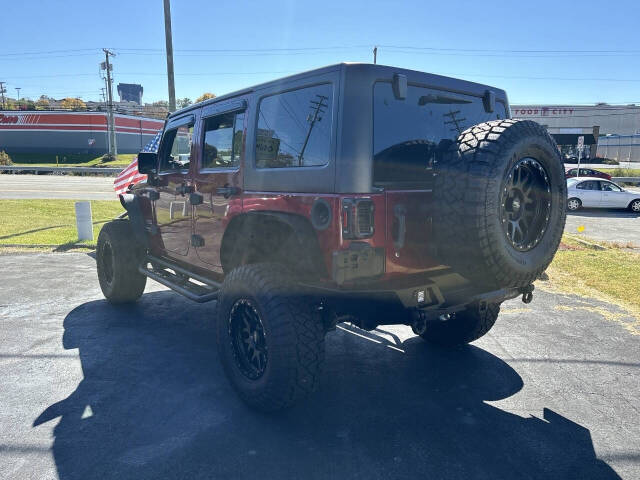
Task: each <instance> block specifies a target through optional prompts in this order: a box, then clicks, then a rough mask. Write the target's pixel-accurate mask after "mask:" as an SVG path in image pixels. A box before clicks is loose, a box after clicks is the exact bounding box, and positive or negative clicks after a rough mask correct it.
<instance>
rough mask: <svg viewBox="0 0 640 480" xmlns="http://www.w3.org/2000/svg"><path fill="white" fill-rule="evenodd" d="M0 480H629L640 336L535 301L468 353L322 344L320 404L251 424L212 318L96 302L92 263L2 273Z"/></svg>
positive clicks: (254, 418)
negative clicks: (226, 369) (226, 371)
mask: <svg viewBox="0 0 640 480" xmlns="http://www.w3.org/2000/svg"><path fill="white" fill-rule="evenodd" d="M0 271H2V273H3V275H2V278H1V279H0V315H1V318H2V322H0V405H2V407H1V409H0V478H11V479H31V478H46V479H49V478H60V479H87V478H118V479H121V478H132V479H133V478H135V479H141V478H149V479H163V478H190V479H191V478H252V479H255V478H273V479H282V478H365V479H371V478H451V479H469V478H486V479H497V478H519V479H523V478H536V479H539V478H544V479H548V478H575V479H591V478H593V479H596V478H597V479H610V478H627V479H634V478H639V477H640V431H639V430H638V413H639V411H638V410H639V406H640V393H639V392H640V380H639V378H640V377H639V376H638V368H639V367H640V358H639V357H640V355H639V353H640V349H639V348H638V344H639V341H640V336H638V333H640V325H639V323H638V320H636V319H634V318H632V317H631V316H629V314H627V313H625V312H624V311H622V310H620V309H619V308H618V307H616V306H614V305H610V304H606V303H603V302H601V301H598V300H586V299H583V298H578V297H575V296H568V295H564V294H557V293H550V292H548V291H547V292H546V291H540V288H539V289H538V290H537V291H536V295H535V297H534V302H533V303H531V304H530V305H524V304H523V303H522V302H520V301H519V300H512V301H510V302H507V303H506V304H505V305H504V306H503V313H502V314H501V316H500V319H499V321H498V323H497V324H496V326H495V327H494V329H493V330H492V331H491V332H490V333H489V335H487V336H486V337H484V338H483V339H481V340H479V341H478V342H476V343H475V344H474V345H473V346H468V347H461V348H457V349H454V350H452V351H447V350H442V349H438V348H434V347H430V346H428V345H427V344H425V343H424V342H422V341H421V340H420V339H419V338H416V337H414V336H413V334H412V333H411V331H410V329H409V328H408V327H384V328H381V329H380V330H379V331H374V332H371V333H369V332H365V331H362V330H357V329H353V328H352V327H350V326H349V325H344V324H343V325H339V327H338V329H337V330H336V331H335V332H331V333H329V335H328V337H327V355H326V364H325V373H324V376H323V379H322V382H321V387H320V391H319V392H318V393H317V394H316V395H315V396H314V397H312V398H311V399H309V400H308V401H306V402H304V403H302V404H300V405H298V406H296V407H295V408H294V409H293V410H291V411H288V412H285V413H283V414H279V415H269V416H265V415H261V414H257V413H254V412H252V411H250V410H248V409H247V408H246V407H245V406H244V405H243V404H242V403H241V402H240V401H239V400H238V399H237V397H236V396H235V395H234V393H233V392H232V390H231V388H230V386H229V384H228V383H227V381H226V379H225V377H224V375H223V372H222V369H221V367H220V366H219V365H218V361H217V354H216V351H215V347H214V342H213V338H212V332H211V328H210V323H211V319H212V316H213V314H214V311H215V304H203V305H199V304H194V303H191V302H189V301H188V300H185V299H183V298H182V297H180V296H178V295H177V294H175V293H173V292H170V291H166V290H163V289H162V288H160V287H159V286H157V285H151V284H150V285H149V287H151V288H149V287H148V290H147V293H146V294H145V295H144V296H143V297H142V299H141V301H140V302H139V303H138V304H136V305H135V306H132V307H122V306H121V307H116V306H111V305H109V304H107V303H106V302H105V301H104V300H103V299H102V296H101V294H100V291H99V287H98V283H97V280H96V276H95V264H94V261H93V259H92V258H91V257H90V256H88V255H85V254H57V255H53V254H30V255H5V256H0Z"/></svg>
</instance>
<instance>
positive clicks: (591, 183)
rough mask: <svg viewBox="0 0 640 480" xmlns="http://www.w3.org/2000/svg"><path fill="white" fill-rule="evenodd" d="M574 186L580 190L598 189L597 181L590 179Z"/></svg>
mask: <svg viewBox="0 0 640 480" xmlns="http://www.w3.org/2000/svg"><path fill="white" fill-rule="evenodd" d="M576 188H578V189H580V190H599V188H598V182H594V181H593V180H590V181H588V182H582V183H581V184H579V185H578V186H577V187H576Z"/></svg>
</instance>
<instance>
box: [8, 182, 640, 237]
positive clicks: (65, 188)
mask: <svg viewBox="0 0 640 480" xmlns="http://www.w3.org/2000/svg"><path fill="white" fill-rule="evenodd" d="M113 180H114V178H113V177H88V176H69V175H0V199H27V198H40V199H72V200H117V197H116V195H115V193H114V190H113ZM580 226H583V227H585V228H584V231H583V232H582V234H583V235H585V236H587V237H589V238H592V239H595V240H605V241H610V242H620V243H627V242H631V243H632V244H633V245H634V246H636V247H640V215H638V214H634V213H631V212H628V211H625V210H607V209H582V210H579V211H578V212H575V213H570V214H569V215H567V227H566V231H567V232H569V233H578V227H580Z"/></svg>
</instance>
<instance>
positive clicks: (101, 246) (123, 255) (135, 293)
mask: <svg viewBox="0 0 640 480" xmlns="http://www.w3.org/2000/svg"><path fill="white" fill-rule="evenodd" d="M144 255H145V250H144V248H143V247H142V246H140V245H139V244H138V243H136V241H135V240H134V235H133V230H132V228H131V224H130V223H129V221H128V220H114V221H112V222H109V223H106V224H105V225H104V226H103V227H102V230H100V235H99V236H98V246H97V248H96V265H97V268H98V281H99V282H100V288H101V289H102V293H103V294H104V296H105V298H106V299H107V300H108V301H109V302H111V303H126V302H135V301H136V300H137V299H138V298H140V296H141V295H142V293H143V292H144V287H145V285H146V284H147V277H146V276H144V275H143V274H141V273H140V272H139V271H138V266H139V265H140V263H141V262H142V260H143V259H144Z"/></svg>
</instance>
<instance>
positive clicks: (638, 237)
mask: <svg viewBox="0 0 640 480" xmlns="http://www.w3.org/2000/svg"><path fill="white" fill-rule="evenodd" d="M580 226H582V227H584V230H583V231H582V232H579V231H578V227H580ZM565 232H568V233H574V234H575V233H580V234H581V235H584V236H587V237H589V238H592V239H594V240H603V241H606V242H619V243H622V244H626V243H628V242H629V243H631V244H632V245H633V246H635V247H640V214H638V213H633V212H629V211H627V210H622V209H606V208H583V209H581V210H578V211H577V212H572V213H569V214H568V215H567V224H566V227H565Z"/></svg>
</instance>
